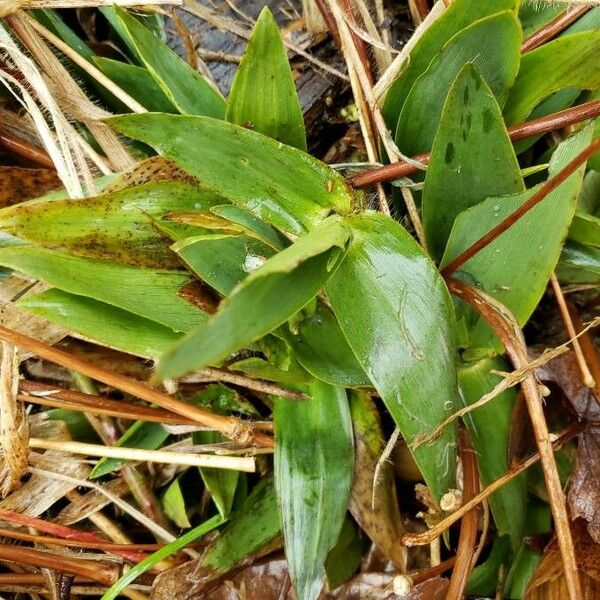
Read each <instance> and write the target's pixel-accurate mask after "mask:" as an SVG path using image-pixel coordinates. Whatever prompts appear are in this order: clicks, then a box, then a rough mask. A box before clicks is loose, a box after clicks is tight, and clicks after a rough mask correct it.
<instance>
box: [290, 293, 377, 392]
mask: <svg viewBox="0 0 600 600" xmlns="http://www.w3.org/2000/svg"><path fill="white" fill-rule="evenodd" d="M284 336H285V338H286V340H287V341H288V342H289V343H290V345H291V346H292V348H293V349H294V354H295V356H296V358H297V359H298V362H299V363H300V364H301V365H302V366H303V367H304V368H305V369H306V370H307V371H308V372H309V373H310V374H311V375H313V376H314V377H316V378H317V379H320V380H322V381H326V382H327V383H330V384H332V385H341V386H344V387H358V386H368V385H370V381H369V378H368V377H367V375H366V374H365V372H364V371H363V369H362V367H361V366H360V364H359V363H358V361H357V360H356V356H354V353H353V352H352V349H351V348H350V346H349V345H348V342H347V341H346V338H345V337H344V334H343V333H342V331H341V329H340V326H339V324H338V322H337V321H336V318H335V315H334V314H333V313H332V312H331V310H330V309H329V308H327V307H326V306H325V305H324V304H322V303H320V302H319V303H317V307H316V310H315V311H314V312H313V313H312V314H310V315H309V316H307V317H305V318H304V319H302V321H300V324H299V325H298V327H297V330H296V331H294V332H289V331H288V332H285V333H284Z"/></svg>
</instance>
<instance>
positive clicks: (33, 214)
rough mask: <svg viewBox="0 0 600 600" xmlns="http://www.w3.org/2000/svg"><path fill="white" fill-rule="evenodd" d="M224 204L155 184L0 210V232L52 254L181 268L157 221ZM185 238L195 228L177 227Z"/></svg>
mask: <svg viewBox="0 0 600 600" xmlns="http://www.w3.org/2000/svg"><path fill="white" fill-rule="evenodd" d="M220 201H222V199H220V198H217V197H215V195H214V194H213V193H212V192H206V191H203V190H201V189H200V188H199V187H198V186H195V185H192V184H189V183H184V182H182V181H155V182H152V183H146V184H143V185H139V186H135V187H130V188H126V189H125V190H123V191H119V192H113V193H107V194H102V195H100V196H95V197H91V198H81V199H77V200H72V199H70V198H69V199H64V200H48V201H46V202H44V201H41V200H39V199H36V200H31V201H29V202H22V203H20V204H16V205H14V206H9V207H7V208H4V209H2V210H0V231H2V232H5V233H9V234H11V235H14V236H16V237H18V238H20V239H23V240H26V241H28V242H32V243H35V244H38V245H39V246H43V247H45V248H49V249H54V250H63V251H67V252H70V253H72V254H75V255H78V256H87V257H90V258H105V259H111V260H115V261H118V262H122V263H129V264H135V265H139V266H142V267H149V268H161V269H165V268H178V267H179V266H180V263H179V261H178V260H177V257H176V256H175V255H174V254H173V252H172V251H171V250H170V249H169V246H168V242H167V241H165V239H164V237H163V236H162V235H161V234H160V233H159V232H158V231H157V229H156V226H155V224H154V220H155V219H161V218H163V217H164V216H165V215H168V213H170V212H172V211H180V210H202V209H205V210H206V209H208V208H210V207H211V206H212V205H214V204H217V203H219V202H220ZM178 228H179V230H180V231H182V232H183V233H188V234H189V233H190V232H195V233H198V232H199V231H200V232H201V231H202V230H198V228H195V227H189V226H186V225H181V224H180V225H178Z"/></svg>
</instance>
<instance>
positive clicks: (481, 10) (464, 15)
mask: <svg viewBox="0 0 600 600" xmlns="http://www.w3.org/2000/svg"><path fill="white" fill-rule="evenodd" d="M517 5H518V1H517V0H488V1H486V2H482V1H481V0H453V2H451V3H450V6H449V7H448V8H446V10H445V11H444V13H443V14H442V16H441V17H440V18H439V19H437V20H436V21H435V22H434V23H432V25H431V26H430V27H429V28H428V29H427V30H426V31H425V32H424V33H423V35H422V36H421V37H420V38H419V40H418V42H417V43H416V45H415V46H414V48H412V50H411V52H410V54H409V58H408V61H407V62H406V65H405V67H404V69H403V70H402V71H401V73H400V75H399V76H398V78H397V79H396V80H395V81H394V82H393V83H392V85H391V86H390V89H389V90H388V92H387V94H386V97H385V103H384V105H383V114H384V117H385V119H386V121H387V123H388V126H389V127H390V129H391V130H392V131H395V129H396V123H397V122H398V117H399V115H400V112H401V111H402V107H403V106H404V102H405V101H406V98H407V96H408V94H409V92H410V90H411V88H412V86H413V84H414V83H415V81H416V80H417V78H418V77H419V76H420V75H421V74H422V73H423V72H424V71H425V70H426V69H427V67H428V66H429V64H430V63H431V61H432V60H433V58H434V56H435V55H436V54H437V53H438V52H439V51H440V50H441V49H442V47H443V46H445V45H446V43H447V42H448V41H449V40H450V39H451V38H452V37H453V36H454V35H456V34H457V33H458V32H460V31H462V30H463V29H464V28H465V27H468V26H469V25H471V24H472V23H475V21H478V20H479V19H483V18H484V17H488V16H490V15H493V14H496V13H499V12H502V11H503V10H515V9H516V7H517ZM427 150H429V148H427Z"/></svg>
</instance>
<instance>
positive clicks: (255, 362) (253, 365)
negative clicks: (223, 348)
mask: <svg viewBox="0 0 600 600" xmlns="http://www.w3.org/2000/svg"><path fill="white" fill-rule="evenodd" d="M291 367H292V368H288V369H287V370H286V369H280V368H278V367H276V366H274V365H272V364H271V363H270V362H268V361H266V360H264V359H262V358H258V357H257V356H252V357H250V358H244V359H242V360H238V361H236V362H234V363H232V364H230V365H227V368H228V369H229V370H230V371H241V372H242V373H245V374H246V375H248V376H249V377H254V378H255V379H266V380H267V381H276V382H278V383H283V384H288V385H297V384H304V383H308V382H310V380H311V379H312V378H311V376H310V375H309V374H308V373H307V372H306V371H305V370H304V369H303V368H302V367H300V365H299V364H298V363H295V365H294V364H293V365H292V366H291ZM294 367H295V368H294Z"/></svg>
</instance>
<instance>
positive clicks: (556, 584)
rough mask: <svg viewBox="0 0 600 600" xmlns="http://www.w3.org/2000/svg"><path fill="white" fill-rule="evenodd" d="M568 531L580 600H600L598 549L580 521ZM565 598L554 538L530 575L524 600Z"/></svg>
mask: <svg viewBox="0 0 600 600" xmlns="http://www.w3.org/2000/svg"><path fill="white" fill-rule="evenodd" d="M571 529H572V532H573V542H574V545H575V555H576V557H577V565H578V567H579V578H580V580H581V587H582V594H583V596H582V598H581V600H598V599H600V546H598V544H596V543H595V542H594V540H592V538H591V537H590V536H589V534H588V532H587V528H586V522H585V521H584V520H583V519H577V520H576V521H574V522H573V523H572V527H571ZM568 597H569V594H568V590H567V584H566V580H565V573H564V567H563V562H562V558H561V556H560V550H559V548H558V542H557V541H556V538H554V539H553V540H552V541H551V542H550V544H549V545H548V547H547V548H546V551H545V552H544V556H543V557H542V561H541V562H540V564H539V565H538V568H537V569H536V571H535V573H534V574H533V577H532V579H531V581H530V583H529V587H528V588H527V592H526V594H525V600H563V599H564V598H568Z"/></svg>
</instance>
